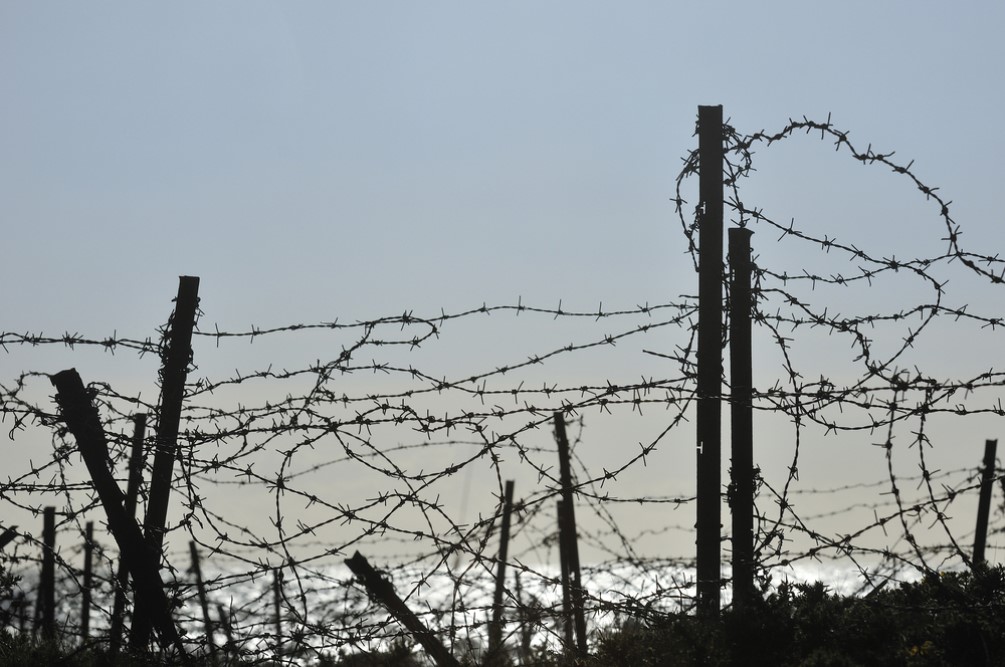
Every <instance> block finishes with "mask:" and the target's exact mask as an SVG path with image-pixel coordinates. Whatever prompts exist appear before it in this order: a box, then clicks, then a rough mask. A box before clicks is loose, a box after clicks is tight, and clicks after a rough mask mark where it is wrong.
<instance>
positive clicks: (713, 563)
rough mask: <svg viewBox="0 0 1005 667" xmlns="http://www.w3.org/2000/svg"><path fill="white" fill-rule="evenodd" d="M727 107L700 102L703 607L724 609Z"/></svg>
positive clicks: (709, 610)
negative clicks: (721, 599)
mask: <svg viewBox="0 0 1005 667" xmlns="http://www.w3.org/2000/svg"><path fill="white" fill-rule="evenodd" d="M722 144H723V135H722V107H721V106H714V107H713V106H701V107H698V160H699V168H700V173H699V185H698V187H699V191H700V197H701V207H702V213H701V221H700V226H699V253H698V378H697V379H698V387H697V389H698V407H697V436H698V437H697V440H698V443H697V449H698V463H697V478H698V479H697V489H698V498H697V526H696V531H697V537H696V542H697V579H698V586H697V588H698V608H699V610H700V611H701V612H702V613H703V614H708V615H715V614H718V613H719V587H720V585H721V580H722V572H721V564H720V559H721V546H720V544H719V540H720V535H721V527H722V525H721V524H722V506H721V493H722V491H721V487H722V470H721V468H722V452H721V434H722V424H721V418H722V406H721V403H720V401H721V396H722V329H723V327H722V219H723V216H722V200H723V181H722V169H723V147H722Z"/></svg>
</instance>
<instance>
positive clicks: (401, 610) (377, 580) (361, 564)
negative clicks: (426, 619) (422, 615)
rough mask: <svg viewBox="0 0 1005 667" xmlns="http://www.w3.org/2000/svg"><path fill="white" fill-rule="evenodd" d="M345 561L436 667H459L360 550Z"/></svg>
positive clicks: (368, 591) (454, 659)
mask: <svg viewBox="0 0 1005 667" xmlns="http://www.w3.org/2000/svg"><path fill="white" fill-rule="evenodd" d="M345 564H346V565H348V566H349V570H351V571H352V573H353V574H355V575H356V576H357V577H359V579H360V582H361V583H362V584H363V586H364V587H365V588H366V591H367V593H369V594H370V595H371V596H373V597H374V598H375V599H376V600H377V601H378V602H380V603H381V604H382V605H384V608H385V609H387V610H388V611H389V612H390V613H391V615H392V616H394V618H395V619H396V620H397V621H398V622H399V623H401V624H402V625H404V626H405V628H407V629H408V630H409V631H410V632H411V633H412V634H413V635H414V636H415V639H416V640H417V641H418V642H419V643H420V644H422V647H423V648H424V649H426V653H428V654H429V655H430V657H432V659H433V661H434V662H436V664H437V665H438V666H439V667H460V663H459V662H457V659H456V658H454V656H452V655H451V654H450V652H449V651H448V650H447V649H446V647H445V646H443V644H442V643H440V640H439V639H437V638H436V635H434V634H433V633H432V632H430V631H429V629H428V628H426V626H425V625H424V624H423V623H422V621H420V620H419V618H418V617H417V616H416V615H415V614H414V613H412V610H411V609H409V608H408V607H407V606H405V603H404V602H402V600H401V598H399V597H398V594H397V593H395V592H394V586H392V585H391V582H389V581H388V580H386V579H384V578H383V577H382V576H380V574H379V573H378V572H377V571H376V570H374V569H373V566H371V565H370V563H369V562H367V560H366V558H365V557H364V556H363V555H362V554H361V553H360V552H358V551H357V552H356V553H354V554H353V557H352V558H350V559H348V560H346V562H345Z"/></svg>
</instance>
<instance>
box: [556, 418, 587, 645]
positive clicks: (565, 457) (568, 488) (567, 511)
mask: <svg viewBox="0 0 1005 667" xmlns="http://www.w3.org/2000/svg"><path fill="white" fill-rule="evenodd" d="M554 421H555V440H556V441H557V442H558V464H559V465H558V468H559V474H560V476H561V482H562V509H561V512H562V517H564V520H563V518H562V517H560V519H559V531H560V533H561V536H564V537H560V539H564V540H565V546H566V554H567V556H568V561H569V581H570V587H569V588H570V593H571V598H572V612H573V618H574V621H575V624H576V648H577V650H578V652H579V655H580V656H581V657H584V658H585V657H586V650H587V646H586V618H585V616H584V613H583V581H582V577H581V576H580V570H579V537H578V535H577V530H576V506H575V504H574V503H573V499H572V466H571V465H570V454H569V438H568V437H567V436H566V434H565V418H563V417H562V413H561V412H556V413H555V414H554Z"/></svg>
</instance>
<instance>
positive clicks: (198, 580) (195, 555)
mask: <svg viewBox="0 0 1005 667" xmlns="http://www.w3.org/2000/svg"><path fill="white" fill-rule="evenodd" d="M188 550H189V553H190V554H191V556H192V574H194V575H195V587H196V591H197V592H198V594H199V606H200V607H201V608H202V622H203V625H205V627H206V645H207V646H208V647H209V662H210V664H212V665H216V664H217V660H216V642H214V641H213V619H212V618H210V616H209V601H208V600H207V599H206V584H205V583H204V582H203V580H202V566H201V565H200V564H199V549H197V548H196V546H195V542H194V541H189V543H188Z"/></svg>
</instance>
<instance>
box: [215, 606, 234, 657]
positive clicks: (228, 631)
mask: <svg viewBox="0 0 1005 667" xmlns="http://www.w3.org/2000/svg"><path fill="white" fill-rule="evenodd" d="M216 615H217V616H219V617H220V625H221V626H222V627H223V636H224V637H226V638H227V646H226V648H225V649H224V652H225V653H228V652H230V651H233V650H234V649H235V647H236V645H235V644H234V630H233V628H231V626H230V616H229V615H228V614H227V610H226V609H224V608H223V605H222V604H220V603H217V605H216Z"/></svg>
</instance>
